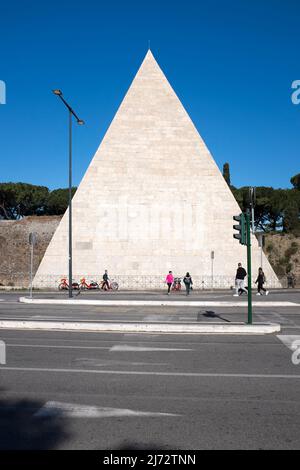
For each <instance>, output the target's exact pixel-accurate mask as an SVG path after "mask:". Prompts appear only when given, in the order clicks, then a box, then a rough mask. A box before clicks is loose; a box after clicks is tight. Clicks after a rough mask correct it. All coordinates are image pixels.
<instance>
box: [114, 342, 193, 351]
mask: <svg viewBox="0 0 300 470" xmlns="http://www.w3.org/2000/svg"><path fill="white" fill-rule="evenodd" d="M110 351H112V352H113V351H141V352H144V351H149V352H151V351H154V352H155V351H193V349H178V348H151V347H146V346H130V345H127V344H124V345H122V344H121V345H116V346H112V347H111V348H110Z"/></svg>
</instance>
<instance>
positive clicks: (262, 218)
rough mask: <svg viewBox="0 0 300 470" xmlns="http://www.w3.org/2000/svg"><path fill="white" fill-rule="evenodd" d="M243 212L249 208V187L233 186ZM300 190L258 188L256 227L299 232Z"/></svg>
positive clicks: (272, 230) (255, 212)
mask: <svg viewBox="0 0 300 470" xmlns="http://www.w3.org/2000/svg"><path fill="white" fill-rule="evenodd" d="M231 189H232V192H233V194H234V196H235V198H236V200H237V202H238V204H239V206H240V208H241V210H242V211H243V212H245V211H246V210H247V209H248V208H249V187H248V186H245V187H242V188H238V189H237V188H231ZM299 215H300V192H299V191H298V190H296V189H274V188H272V187H264V186H260V187H257V188H256V204H255V211H254V216H255V227H256V229H259V230H264V231H265V232H275V231H284V232H293V233H295V234H296V233H298V232H299V230H300V229H299Z"/></svg>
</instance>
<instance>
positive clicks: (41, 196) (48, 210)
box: [0, 183, 76, 220]
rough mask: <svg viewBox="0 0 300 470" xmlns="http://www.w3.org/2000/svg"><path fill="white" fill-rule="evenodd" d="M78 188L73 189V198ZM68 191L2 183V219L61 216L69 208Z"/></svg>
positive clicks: (0, 216)
mask: <svg viewBox="0 0 300 470" xmlns="http://www.w3.org/2000/svg"><path fill="white" fill-rule="evenodd" d="M75 191H76V188H75V187H74V188H72V196H73V195H74V194H75ZM68 198H69V192H68V189H55V190H54V191H51V192H50V191H49V189H48V188H46V187H45V186H36V185H33V184H27V183H0V219H14V220H17V219H20V218H22V217H24V216H28V215H59V214H63V213H64V212H65V210H66V209H67V207H68Z"/></svg>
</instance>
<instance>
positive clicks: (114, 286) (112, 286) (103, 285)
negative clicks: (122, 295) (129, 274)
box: [101, 279, 119, 291]
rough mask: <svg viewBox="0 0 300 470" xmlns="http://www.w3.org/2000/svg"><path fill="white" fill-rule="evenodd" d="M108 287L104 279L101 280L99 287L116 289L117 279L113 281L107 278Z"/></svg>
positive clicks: (117, 287) (117, 286) (117, 285)
mask: <svg viewBox="0 0 300 470" xmlns="http://www.w3.org/2000/svg"><path fill="white" fill-rule="evenodd" d="M107 282H108V288H107V285H106V283H105V281H102V282H101V289H102V290H105V291H106V290H114V291H115V290H118V289H119V284H118V283H117V281H114V280H113V279H112V280H108V281H107Z"/></svg>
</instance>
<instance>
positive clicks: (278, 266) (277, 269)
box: [274, 263, 285, 277]
mask: <svg viewBox="0 0 300 470" xmlns="http://www.w3.org/2000/svg"><path fill="white" fill-rule="evenodd" d="M274 271H275V273H276V274H277V276H278V277H283V276H285V269H284V267H283V266H282V265H281V264H280V263H277V264H275V266H274Z"/></svg>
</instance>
